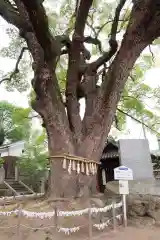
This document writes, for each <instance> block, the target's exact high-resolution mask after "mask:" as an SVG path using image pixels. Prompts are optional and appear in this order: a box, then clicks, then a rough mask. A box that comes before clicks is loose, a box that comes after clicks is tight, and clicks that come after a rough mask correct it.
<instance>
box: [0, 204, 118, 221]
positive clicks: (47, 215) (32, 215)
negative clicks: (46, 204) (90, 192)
mask: <svg viewBox="0 0 160 240" xmlns="http://www.w3.org/2000/svg"><path fill="white" fill-rule="evenodd" d="M120 207H122V202H119V203H117V204H115V206H114V208H115V209H116V208H120ZM112 208H113V205H112V204H111V205H108V206H105V207H103V208H95V207H94V208H85V209H82V210H75V211H58V212H57V216H58V217H63V216H65V217H71V216H82V215H83V214H87V213H88V212H89V209H90V211H91V213H92V214H93V213H95V214H97V213H102V212H107V211H109V210H111V209H112ZM19 211H21V215H22V216H24V217H27V218H40V219H44V218H49V219H51V218H52V217H54V216H55V211H52V212H32V211H27V210H23V209H16V210H13V211H9V212H2V211H1V212H0V215H1V216H11V215H18V213H19Z"/></svg>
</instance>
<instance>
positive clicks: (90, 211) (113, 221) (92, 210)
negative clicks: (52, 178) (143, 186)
mask: <svg viewBox="0 0 160 240" xmlns="http://www.w3.org/2000/svg"><path fill="white" fill-rule="evenodd" d="M122 205H123V204H122V202H119V203H116V201H115V199H113V200H112V203H111V204H110V205H107V206H105V207H102V208H96V207H91V206H89V207H88V208H85V209H81V210H75V211H61V210H59V209H58V208H57V207H56V206H55V207H54V210H53V211H51V212H31V211H27V210H25V209H23V208H22V207H19V208H18V209H15V210H13V211H8V212H5V211H1V212H0V216H7V217H9V216H17V219H18V220H17V224H16V225H14V226H10V227H6V228H16V229H17V237H18V238H17V239H19V240H20V239H21V238H20V231H21V228H28V229H33V230H34V229H35V230H37V229H38V230H43V229H50V228H55V229H56V230H57V231H58V232H62V233H64V234H67V235H69V234H71V233H75V232H78V231H79V230H80V229H81V228H83V226H74V227H70V228H69V227H67V228H66V227H63V226H59V218H61V217H75V216H82V215H86V216H88V220H87V221H88V236H89V239H92V234H93V228H95V229H97V230H104V229H105V228H106V227H108V226H112V228H113V229H114V230H115V229H116V227H117V225H118V223H119V221H121V220H122V210H121V211H120V213H118V214H117V209H119V210H120V208H122ZM107 212H110V213H111V218H109V219H107V221H105V222H100V223H93V221H92V220H93V219H92V217H93V215H94V216H95V215H97V214H98V213H107ZM23 217H26V218H29V219H35V218H38V219H41V220H44V219H52V218H53V225H51V226H47V227H36V228H33V227H30V226H27V225H24V224H22V218H23ZM1 228H5V227H1Z"/></svg>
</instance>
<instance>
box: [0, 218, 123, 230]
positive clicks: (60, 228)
mask: <svg viewBox="0 0 160 240" xmlns="http://www.w3.org/2000/svg"><path fill="white" fill-rule="evenodd" d="M121 217H122V215H121V214H119V215H117V216H116V218H117V219H120V218H121ZM112 220H113V218H111V219H108V220H107V221H106V222H103V223H99V224H93V227H95V228H96V229H98V230H103V229H104V228H105V227H108V226H109V224H110V223H111V221H112ZM86 226H87V225H81V226H75V227H71V228H64V227H60V226H58V227H57V229H58V232H64V233H65V234H68V232H69V233H73V232H77V231H79V230H80V229H81V228H83V227H86ZM16 227H17V226H16V225H13V226H8V227H7V226H3V227H0V229H4V228H5V229H10V228H16ZM20 227H24V228H27V229H31V230H44V229H51V228H56V226H46V227H30V226H27V225H25V224H20Z"/></svg>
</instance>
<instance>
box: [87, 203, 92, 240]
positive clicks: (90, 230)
mask: <svg viewBox="0 0 160 240" xmlns="http://www.w3.org/2000/svg"><path fill="white" fill-rule="evenodd" d="M88 229H89V239H90V240H91V239H92V212H91V201H90V200H89V211H88Z"/></svg>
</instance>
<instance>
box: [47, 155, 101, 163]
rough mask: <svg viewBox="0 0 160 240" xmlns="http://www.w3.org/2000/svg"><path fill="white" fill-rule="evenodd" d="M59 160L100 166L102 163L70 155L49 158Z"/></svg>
mask: <svg viewBox="0 0 160 240" xmlns="http://www.w3.org/2000/svg"><path fill="white" fill-rule="evenodd" d="M58 158H66V159H68V160H74V161H78V162H87V163H94V164H100V163H98V162H96V161H94V160H90V159H88V158H83V157H79V156H75V155H70V154H67V153H63V154H58V155H53V156H49V157H48V159H58Z"/></svg>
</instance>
